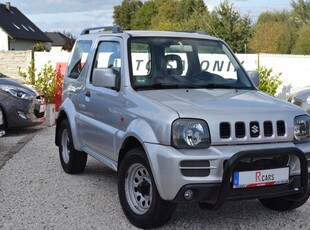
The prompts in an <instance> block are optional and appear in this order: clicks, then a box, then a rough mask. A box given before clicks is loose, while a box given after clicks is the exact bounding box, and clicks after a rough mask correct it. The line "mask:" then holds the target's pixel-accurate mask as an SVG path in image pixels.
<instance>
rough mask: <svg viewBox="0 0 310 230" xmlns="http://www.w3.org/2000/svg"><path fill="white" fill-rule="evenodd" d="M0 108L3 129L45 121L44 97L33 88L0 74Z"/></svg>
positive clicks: (33, 124)
mask: <svg viewBox="0 0 310 230" xmlns="http://www.w3.org/2000/svg"><path fill="white" fill-rule="evenodd" d="M0 109H1V110H2V114H3V127H4V129H18V128H24V127H30V126H35V125H39V124H42V123H43V122H44V121H45V99H44V96H43V95H41V94H39V93H37V92H36V91H35V90H33V89H31V88H29V87H27V86H25V85H22V84H19V83H17V82H15V81H13V80H10V79H9V78H8V77H7V76H5V75H3V74H0Z"/></svg>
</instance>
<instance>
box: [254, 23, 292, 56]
mask: <svg viewBox="0 0 310 230" xmlns="http://www.w3.org/2000/svg"><path fill="white" fill-rule="evenodd" d="M290 47H291V37H290V30H289V27H288V25H287V23H285V22H274V21H266V22H263V23H260V24H259V25H257V27H256V30H255V32H254V33H253V37H252V39H251V40H250V48H251V50H252V51H254V52H257V53H282V54H286V53H289V51H290Z"/></svg>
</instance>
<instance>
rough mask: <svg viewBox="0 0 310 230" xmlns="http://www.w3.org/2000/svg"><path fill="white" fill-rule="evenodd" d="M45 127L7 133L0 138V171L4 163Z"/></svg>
mask: <svg viewBox="0 0 310 230" xmlns="http://www.w3.org/2000/svg"><path fill="white" fill-rule="evenodd" d="M43 128H45V126H41V125H39V126H34V127H29V128H25V129H21V130H14V131H9V132H8V133H6V134H5V135H4V136H2V137H0V169H1V167H2V166H3V165H4V164H5V162H6V161H7V160H8V159H10V158H11V157H12V156H13V155H14V154H15V153H16V152H18V151H19V150H20V149H21V148H23V147H24V146H25V145H26V144H27V143H28V141H29V140H31V139H32V138H33V137H34V136H35V135H36V133H37V132H38V131H39V130H41V129H43Z"/></svg>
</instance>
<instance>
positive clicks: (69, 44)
mask: <svg viewBox="0 0 310 230" xmlns="http://www.w3.org/2000/svg"><path fill="white" fill-rule="evenodd" d="M62 34H63V35H65V36H64V40H65V45H64V46H63V50H67V51H68V52H70V51H71V50H72V48H73V45H74V42H75V40H76V37H75V36H73V35H72V34H71V33H70V32H67V31H63V33H62Z"/></svg>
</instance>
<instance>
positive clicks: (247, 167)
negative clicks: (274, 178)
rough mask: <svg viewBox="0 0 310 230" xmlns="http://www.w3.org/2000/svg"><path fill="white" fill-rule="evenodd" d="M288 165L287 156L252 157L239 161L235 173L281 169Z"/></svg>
mask: <svg viewBox="0 0 310 230" xmlns="http://www.w3.org/2000/svg"><path fill="white" fill-rule="evenodd" d="M288 164H289V156H288V155H285V156H272V157H253V158H246V159H243V160H241V161H239V162H238V163H237V165H236V167H235V171H253V170H263V169H272V168H283V167H287V166H288Z"/></svg>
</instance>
